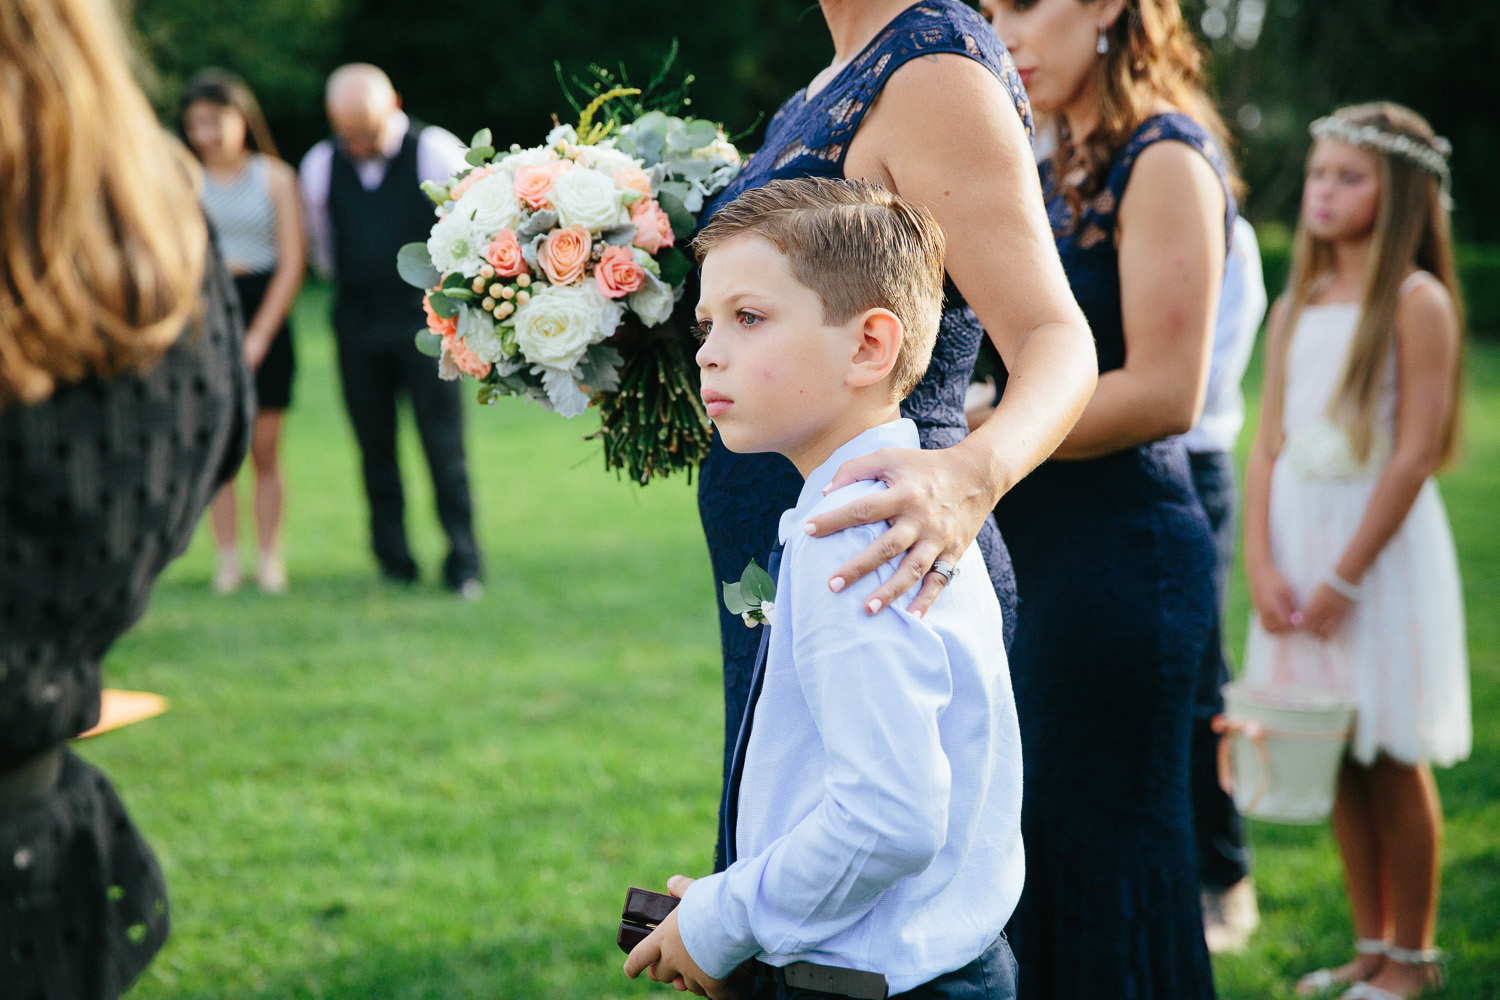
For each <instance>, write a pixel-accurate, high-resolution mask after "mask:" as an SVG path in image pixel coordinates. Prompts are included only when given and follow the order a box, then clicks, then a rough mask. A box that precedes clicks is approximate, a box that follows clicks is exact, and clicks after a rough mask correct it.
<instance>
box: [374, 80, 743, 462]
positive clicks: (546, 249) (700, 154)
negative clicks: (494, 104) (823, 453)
mask: <svg viewBox="0 0 1500 1000" xmlns="http://www.w3.org/2000/svg"><path fill="white" fill-rule="evenodd" d="M671 61H672V59H671V57H670V56H669V57H668V60H667V63H666V66H665V67H664V68H663V72H662V73H659V74H658V76H657V78H656V79H655V80H653V81H652V83H651V85H649V86H648V87H647V88H646V90H645V91H644V92H643V91H642V90H640V89H637V88H633V87H629V86H623V85H616V84H615V78H614V76H613V75H612V74H611V73H609V72H607V71H604V70H600V69H598V68H597V67H595V68H594V69H593V71H592V72H593V74H594V76H593V82H592V83H591V84H579V86H581V87H582V88H583V90H584V92H585V96H588V97H591V98H592V99H591V100H590V101H589V102H588V104H587V105H586V106H584V107H582V108H580V109H579V110H580V117H579V121H578V125H577V126H573V125H561V124H559V125H555V127H554V128H553V129H552V130H551V131H550V132H549V133H548V134H547V137H546V141H545V142H544V143H543V144H542V145H540V146H534V147H531V148H526V149H523V148H521V147H520V146H519V145H513V146H511V147H510V149H509V150H508V151H505V152H503V153H501V152H497V151H496V150H495V148H494V147H493V146H492V145H491V136H490V133H489V131H488V130H483V131H481V132H480V133H479V134H477V135H476V136H474V138H473V141H472V143H471V147H470V149H469V152H468V156H467V160H468V163H469V166H468V168H467V169H465V170H464V171H462V172H460V173H458V174H456V175H454V176H453V177H450V178H449V179H448V180H447V181H446V182H444V183H441V184H438V183H432V182H428V183H426V184H424V185H423V190H424V191H425V192H426V193H427V195H428V197H430V198H431V199H432V201H433V202H434V203H435V204H436V206H437V216H438V220H437V222H436V223H435V224H434V225H433V227H432V233H431V236H430V237H429V238H428V240H427V242H426V243H411V244H408V245H407V246H405V247H403V248H402V249H401V252H400V256H399V258H398V265H399V267H400V271H401V275H402V277H403V278H405V279H406V281H407V282H408V283H410V284H412V285H414V286H416V287H417V288H420V289H422V291H423V306H424V308H425V310H426V312H427V329H426V330H423V331H422V332H420V333H418V335H417V346H418V347H419V348H420V349H421V350H422V351H423V352H424V353H426V354H429V355H431V356H433V357H436V358H437V359H438V365H439V372H440V373H441V374H442V376H443V377H444V378H449V379H456V378H470V379H473V380H475V381H476V382H478V383H479V386H480V388H479V399H480V401H481V402H488V403H493V402H494V401H495V400H496V399H498V398H499V397H501V396H524V397H527V398H530V399H532V400H534V401H535V402H537V403H538V404H540V405H542V406H544V407H546V408H547V409H550V410H555V411H556V412H558V413H561V414H562V415H564V416H567V417H574V416H577V415H579V414H581V413H583V412H584V411H585V410H587V409H588V407H589V406H591V405H598V406H599V408H600V429H599V432H598V434H597V435H596V436H598V437H599V438H601V439H602V441H603V445H604V459H605V466H606V468H610V469H615V470H617V471H618V472H620V473H622V474H625V475H628V476H629V477H630V478H631V479H632V480H634V481H636V482H638V483H642V484H644V483H647V482H649V481H650V479H651V478H652V477H655V476H666V475H670V474H671V473H672V472H675V471H679V470H686V471H687V472H688V475H689V477H691V475H692V470H693V469H694V468H695V467H696V466H697V465H698V464H699V463H700V462H701V461H702V460H703V458H704V457H705V456H706V455H707V453H708V445H709V441H710V425H709V422H708V417H707V414H705V413H704V411H703V405H702V402H701V401H700V399H699V398H698V386H697V370H696V367H695V366H694V365H693V364H691V363H690V361H689V359H688V357H687V354H686V351H685V349H684V344H685V343H687V342H688V338H687V336H686V332H687V330H686V327H687V324H686V323H685V322H683V321H682V320H681V319H680V318H674V307H675V306H676V304H677V301H678V300H679V299H680V298H681V296H682V291H683V284H684V282H685V281H686V279H687V277H688V275H689V274H690V272H691V271H692V267H693V265H692V261H691V259H690V258H689V257H688V255H687V254H686V253H684V252H683V249H682V248H681V247H679V243H680V242H681V241H685V240H686V239H687V238H688V237H689V236H691V234H692V232H693V230H694V229H695V228H696V226H697V213H698V212H700V211H701V210H702V208H703V204H704V202H705V200H706V199H707V198H708V197H710V196H711V195H713V194H714V193H716V192H717V191H719V190H721V189H723V188H724V187H725V186H726V185H727V184H728V183H729V182H730V181H731V180H732V179H733V177H734V176H735V174H736V173H737V172H738V171H739V169H740V155H739V153H738V151H737V150H736V149H735V147H734V145H733V143H732V142H730V141H729V140H728V139H727V138H726V137H725V135H724V132H723V130H722V129H721V128H720V127H719V126H718V125H717V124H716V123H714V122H710V121H705V120H703V119H697V118H690V117H681V116H679V115H676V114H670V113H668V112H667V111H666V110H664V109H663V107H662V106H663V105H671V106H672V107H673V110H678V109H680V107H681V106H683V105H685V104H686V103H687V100H686V97H685V87H686V84H687V83H689V82H691V77H688V78H687V79H686V80H684V81H683V84H682V85H680V86H678V87H676V88H673V89H671V90H670V91H666V92H663V90H664V88H662V87H661V86H660V83H661V80H662V78H663V76H664V74H665V71H666V69H667V68H669V67H670V65H671ZM622 77H623V73H622ZM564 89H565V92H567V88H566V87H565V88H564ZM653 92H655V94H656V96H654V97H653V96H652V95H653ZM568 96H569V99H570V101H571V100H573V98H572V95H571V93H569V94H568ZM575 107H577V104H576V102H575ZM554 121H556V119H555V118H554Z"/></svg>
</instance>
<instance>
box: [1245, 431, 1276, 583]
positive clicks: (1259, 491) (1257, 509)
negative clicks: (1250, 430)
mask: <svg viewBox="0 0 1500 1000" xmlns="http://www.w3.org/2000/svg"><path fill="white" fill-rule="evenodd" d="M1271 463H1272V457H1271V456H1270V455H1268V454H1267V453H1266V449H1265V447H1264V446H1263V445H1262V444H1261V442H1260V441H1257V442H1256V443H1255V446H1254V447H1253V448H1251V450H1250V459H1249V461H1247V462H1246V463H1245V565H1246V567H1247V568H1250V567H1257V568H1258V567H1261V566H1268V565H1270V563H1271V531H1270V526H1271V518H1270V512H1271Z"/></svg>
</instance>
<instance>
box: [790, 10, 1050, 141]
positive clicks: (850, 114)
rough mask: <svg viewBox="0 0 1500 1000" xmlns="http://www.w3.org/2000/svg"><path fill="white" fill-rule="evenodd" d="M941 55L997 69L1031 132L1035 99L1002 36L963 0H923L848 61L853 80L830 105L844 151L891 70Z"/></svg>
mask: <svg viewBox="0 0 1500 1000" xmlns="http://www.w3.org/2000/svg"><path fill="white" fill-rule="evenodd" d="M939 54H953V55H961V56H966V57H968V58H970V59H973V60H974V61H975V62H978V63H981V64H983V65H984V66H985V67H986V68H987V69H989V70H990V72H992V73H994V74H995V76H996V78H997V79H999V81H1000V82H1001V84H1003V85H1004V86H1005V89H1006V90H1007V91H1008V92H1009V94H1010V96H1011V100H1012V101H1013V102H1014V104H1015V107H1016V114H1017V115H1019V116H1020V118H1021V122H1022V124H1023V125H1024V126H1025V128H1026V135H1027V137H1028V138H1029V137H1031V136H1032V134H1033V124H1032V119H1031V102H1030V101H1029V100H1028V99H1027V97H1026V90H1025V88H1024V87H1022V85H1021V76H1020V74H1019V73H1018V72H1017V71H1016V66H1015V63H1014V62H1012V61H1011V58H1010V53H1009V52H1007V51H1006V49H1005V45H1004V44H1003V43H1002V42H1001V41H1000V38H999V36H997V35H996V34H995V32H994V31H993V30H991V28H990V26H989V25H988V24H986V23H985V21H984V20H983V19H982V18H981V17H980V16H979V15H978V14H977V13H976V12H975V11H974V9H973V8H972V7H969V6H968V5H967V4H964V3H961V2H960V0H924V2H922V3H917V4H913V5H912V6H910V7H908V8H906V9H905V10H904V11H902V12H901V13H900V14H898V15H896V17H895V19H894V20H892V21H891V23H890V24H888V25H886V26H885V28H884V30H882V31H881V33H880V34H879V35H877V36H876V37H875V40H874V41H872V42H871V43H870V44H869V46H867V47H866V48H865V50H864V51H863V52H862V53H860V54H859V56H858V57H856V59H855V61H854V62H853V63H852V64H850V66H849V69H848V71H847V72H848V80H849V82H848V83H846V84H844V85H843V86H841V87H839V90H840V92H841V93H840V94H839V95H838V96H837V98H836V99H835V101H834V103H833V105H832V107H831V108H830V113H831V114H833V115H834V118H835V121H834V128H833V138H834V139H835V141H836V142H838V143H839V144H840V145H841V146H842V147H843V153H844V154H847V153H848V149H849V141H850V140H851V139H853V138H854V133H855V132H857V131H859V126H860V123H861V122H862V121H863V120H864V116H865V112H867V111H868V110H869V108H870V105H872V104H874V103H875V98H876V97H878V96H879V95H880V91H881V90H882V89H883V88H884V87H885V84H886V81H888V80H889V79H890V78H891V76H892V74H894V73H895V72H896V71H897V70H898V69H900V68H901V67H902V66H905V65H906V64H907V63H908V62H910V61H911V60H913V59H915V58H917V57H918V56H930V55H939ZM820 96H821V95H820ZM830 96H833V95H830ZM842 159H843V156H842V155H841V156H840V162H842Z"/></svg>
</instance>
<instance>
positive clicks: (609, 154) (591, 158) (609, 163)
mask: <svg viewBox="0 0 1500 1000" xmlns="http://www.w3.org/2000/svg"><path fill="white" fill-rule="evenodd" d="M576 162H577V163H578V164H579V166H584V167H594V168H596V169H598V170H602V171H604V172H605V173H606V174H608V175H609V176H611V177H613V176H614V175H615V171H616V170H624V169H625V168H626V167H635V168H636V169H637V170H641V169H644V166H643V165H642V163H641V161H640V160H638V159H636V158H635V157H634V156H626V155H625V154H624V153H622V152H620V151H619V150H618V149H615V145H614V142H613V141H612V140H609V139H606V140H605V141H603V142H601V143H598V144H597V145H593V146H584V147H582V148H580V149H579V150H578V159H577V161H576Z"/></svg>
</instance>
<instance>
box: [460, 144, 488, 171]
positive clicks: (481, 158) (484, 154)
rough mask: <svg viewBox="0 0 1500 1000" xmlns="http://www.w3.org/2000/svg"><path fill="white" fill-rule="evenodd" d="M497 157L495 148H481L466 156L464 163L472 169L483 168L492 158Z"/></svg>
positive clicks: (469, 152) (471, 151)
mask: <svg viewBox="0 0 1500 1000" xmlns="http://www.w3.org/2000/svg"><path fill="white" fill-rule="evenodd" d="M494 155H495V147H494V146H479V147H477V148H475V149H471V150H469V151H468V152H467V153H465V154H464V161H465V162H467V163H468V164H469V165H470V166H472V167H482V166H484V164H485V162H486V161H487V160H489V158H490V157H492V156H494Z"/></svg>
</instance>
